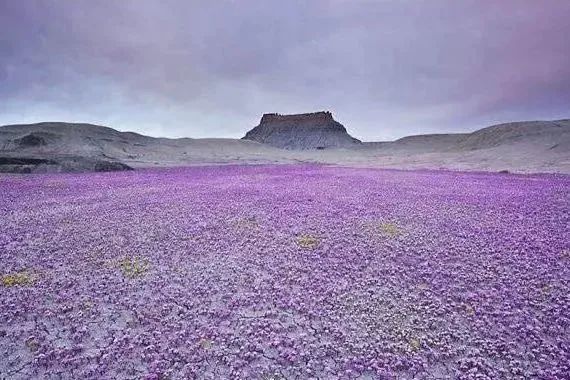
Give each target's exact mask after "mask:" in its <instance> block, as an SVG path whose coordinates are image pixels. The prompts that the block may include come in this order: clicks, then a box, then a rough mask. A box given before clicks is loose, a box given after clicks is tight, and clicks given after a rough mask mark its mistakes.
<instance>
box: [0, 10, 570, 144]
mask: <svg viewBox="0 0 570 380" xmlns="http://www.w3.org/2000/svg"><path fill="white" fill-rule="evenodd" d="M568 20H570V1H567V0H543V1H534V0H526V1H525V0H501V1H495V0H487V1H486V0H474V1H457V0H429V1H427V0H426V1H420V0H417V1H411V0H410V1H405V0H399V1H396V0H394V1H359V0H351V1H349V0H346V1H343V0H330V1H318V0H316V1H309V0H307V1H293V0H288V1H281V0H279V1H267V0H265V1H264V0H259V1H249V0H236V1H223V0H204V1H192V0H166V1H165V0H160V1H159V0H156V1H147V0H132V1H126V0H114V1H111V0H98V1H92V0H75V1H71V0H51V1H50V0H40V1H34V0H22V1H17V0H0V124H9V123H23V122H37V121H46V120H49V121H55V120H58V121H84V122H91V123H98V124H104V125H108V126H111V127H114V128H116V129H119V130H131V131H137V132H140V133H144V134H148V135H152V136H167V137H182V136H188V137H241V136H243V134H244V133H245V132H246V131H247V130H248V129H249V128H251V127H253V126H254V125H256V124H257V123H258V121H259V118H260V117H261V115H262V113H265V112H280V113H300V112H311V111H317V110H331V111H332V112H333V114H334V115H335V118H336V119H337V120H338V121H340V122H341V123H343V124H344V125H345V126H346V127H347V128H348V129H349V131H350V132H351V133H352V134H353V135H354V136H355V137H358V138H361V139H364V140H384V139H393V138H397V137H402V136H405V135H409V134H418V133H433V132H460V131H465V130H473V129H477V128H480V127H483V126H486V125H489V124H492V123H497V122H503V121H511V120H529V119H557V118H568V117H570V112H569V111H570V43H569V42H568V38H569V37H568V36H570V22H569V21H568Z"/></svg>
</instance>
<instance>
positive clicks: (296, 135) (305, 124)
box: [243, 112, 360, 150]
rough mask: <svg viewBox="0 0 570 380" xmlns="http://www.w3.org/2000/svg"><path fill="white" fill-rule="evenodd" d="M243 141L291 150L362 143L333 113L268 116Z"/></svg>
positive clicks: (274, 114)
mask: <svg viewBox="0 0 570 380" xmlns="http://www.w3.org/2000/svg"><path fill="white" fill-rule="evenodd" d="M243 139H245V140H252V141H257V142H260V143H263V144H268V145H271V146H274V147H277V148H282V149H290V150H306V149H328V148H352V147H354V146H357V145H359V144H360V140H358V139H355V138H354V137H352V136H350V135H349V134H348V132H347V131H346V128H345V127H344V126H343V125H342V124H340V123H339V122H337V121H336V120H334V119H333V117H332V114H331V113H330V112H314V113H304V114H297V115H280V114H276V113H269V114H264V115H263V117H262V118H261V121H260V123H259V125H258V126H256V127H255V128H253V129H252V130H250V131H249V132H247V133H246V135H245V137H243Z"/></svg>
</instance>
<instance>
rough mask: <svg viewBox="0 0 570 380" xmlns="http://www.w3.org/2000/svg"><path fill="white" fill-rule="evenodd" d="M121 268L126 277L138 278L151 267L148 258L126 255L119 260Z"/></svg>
mask: <svg viewBox="0 0 570 380" xmlns="http://www.w3.org/2000/svg"><path fill="white" fill-rule="evenodd" d="M119 268H120V269H121V272H122V273H123V275H124V276H125V277H128V278H136V277H141V276H143V275H144V274H145V273H146V272H147V271H148V270H149V268H150V263H149V262H148V260H147V259H144V258H140V257H137V256H134V257H125V258H123V259H121V260H120V261H119Z"/></svg>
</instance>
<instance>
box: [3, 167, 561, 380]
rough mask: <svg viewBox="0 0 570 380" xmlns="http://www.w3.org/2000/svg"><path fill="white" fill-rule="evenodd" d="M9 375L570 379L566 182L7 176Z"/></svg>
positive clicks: (189, 173) (449, 177)
mask: <svg viewBox="0 0 570 380" xmlns="http://www.w3.org/2000/svg"><path fill="white" fill-rule="evenodd" d="M0 194H1V198H0V257H1V264H2V265H1V269H0V275H1V276H2V278H1V280H2V282H1V283H0V378H2V379H4V378H9V379H30V378H47V379H79V378H86V379H226V378H227V379H260V380H262V379H264V380H269V379H273V380H278V379H445V378H448V379H529V378H536V379H568V378H569V374H570V364H569V363H570V339H569V337H570V331H569V330H570V292H569V288H570V269H569V268H570V229H569V222H570V216H569V210H570V177H568V176H555V175H526V176H522V175H504V174H491V173H459V172H436V171H395V170H394V171H392V170H378V169H355V168H341V167H326V166H215V167H194V168H176V169H161V170H139V171H136V172H121V173H107V174H74V175H30V176H3V177H0Z"/></svg>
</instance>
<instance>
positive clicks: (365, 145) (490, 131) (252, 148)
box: [0, 112, 570, 173]
mask: <svg viewBox="0 0 570 380" xmlns="http://www.w3.org/2000/svg"><path fill="white" fill-rule="evenodd" d="M231 163H234V164H238V163H245V164H253V163H255V164H260V163H265V164H271V163H279V164H284V163H323V164H333V165H342V166H356V167H377V168H398V169H452V170H470V171H473V170H475V171H504V170H507V171H510V172H520V173H536V172H544V173H570V120H556V121H526V122H513V123H508V124H500V125H494V126H490V127H487V128H483V129H480V130H478V131H475V132H472V133H460V134H433V135H418V136H408V137H404V138H401V139H399V140H396V141H390V142H361V141H360V140H358V139H356V138H354V137H352V136H350V135H349V134H348V132H347V130H346V129H345V127H344V126H342V124H340V123H338V122H337V121H335V120H334V119H333V117H332V115H331V114H330V113H328V112H316V113H312V114H300V115H287V116H283V115H277V114H266V115H264V116H263V117H262V119H261V122H260V124H259V125H258V126H256V127H255V128H253V129H252V130H251V131H249V132H248V133H247V134H246V135H245V137H244V139H219V138H208V139H192V138H180V139H167V138H154V137H149V136H143V135H140V134H137V133H132V132H119V131H117V130H114V129H112V128H108V127H103V126H97V125H90V124H72V123H38V124H28V125H9V126H3V127H0V171H4V172H61V171H63V172H78V171H110V170H123V169H128V168H145V167H169V166H188V165H204V164H231Z"/></svg>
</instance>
